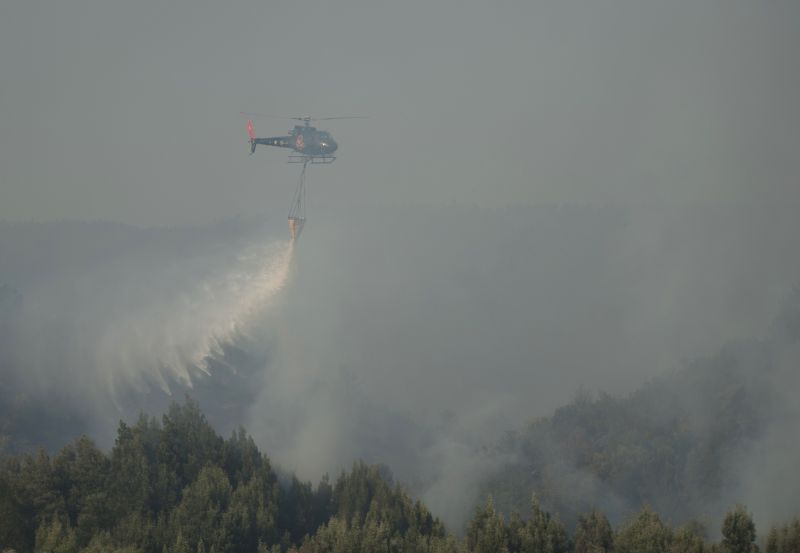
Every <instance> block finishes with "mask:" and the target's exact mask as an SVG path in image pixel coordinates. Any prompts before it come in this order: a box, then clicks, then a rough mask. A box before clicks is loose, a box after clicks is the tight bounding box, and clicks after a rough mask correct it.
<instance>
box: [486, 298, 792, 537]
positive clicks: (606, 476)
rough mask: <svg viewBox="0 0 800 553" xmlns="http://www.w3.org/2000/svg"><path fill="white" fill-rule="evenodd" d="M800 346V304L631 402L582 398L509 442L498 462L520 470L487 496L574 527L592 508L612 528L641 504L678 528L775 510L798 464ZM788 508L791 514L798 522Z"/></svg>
mask: <svg viewBox="0 0 800 553" xmlns="http://www.w3.org/2000/svg"><path fill="white" fill-rule="evenodd" d="M798 344H800V293H795V294H794V296H793V297H792V298H790V300H789V301H788V302H787V303H786V306H785V308H784V309H783V311H782V312H781V313H780V315H779V316H778V317H777V318H776V319H775V321H774V323H773V324H772V326H771V328H769V329H768V331H767V332H766V333H765V336H764V337H763V338H761V339H757V340H749V341H741V342H737V343H733V344H729V345H727V346H726V347H724V348H722V349H721V351H719V353H717V354H716V355H714V356H713V357H709V358H707V359H699V360H695V361H692V362H690V363H687V364H686V365H685V366H684V367H683V368H682V369H680V370H678V371H676V372H675V373H673V374H669V375H665V376H663V377H660V378H658V379H655V380H653V381H651V382H650V383H649V384H647V385H646V386H644V387H642V388H641V389H639V390H638V391H636V392H635V393H633V394H631V395H629V396H627V397H615V396H611V395H607V394H600V395H592V394H590V393H588V392H587V393H581V394H579V395H578V397H577V398H576V399H575V400H574V401H573V402H572V403H571V404H569V405H567V406H564V407H562V408H559V409H557V410H556V411H555V413H554V414H553V415H552V416H550V417H546V418H541V419H538V420H535V421H533V422H532V423H531V424H529V425H528V426H527V427H525V428H523V429H522V430H520V431H517V432H512V433H509V434H508V435H507V436H505V438H504V439H503V440H502V443H501V444H500V445H499V446H498V447H497V448H496V450H495V451H494V453H498V452H499V453H501V454H502V456H501V455H498V457H502V458H511V459H513V462H511V463H506V464H504V465H503V466H502V468H501V469H500V470H498V471H497V472H496V474H495V475H494V476H492V477H491V478H489V479H488V480H487V482H486V483H485V486H484V491H485V492H487V493H491V494H493V496H494V497H495V500H496V503H497V506H498V508H499V509H500V510H502V511H503V512H506V513H507V512H511V511H513V510H518V511H522V512H526V511H527V505H528V500H529V498H530V494H531V493H532V492H533V491H535V492H536V493H537V494H539V497H540V499H541V501H542V504H543V505H544V506H545V507H546V508H548V509H550V510H552V511H554V512H557V513H559V514H560V515H561V517H562V520H564V521H565V522H566V523H567V524H568V525H570V526H573V525H575V524H576V522H577V520H578V517H579V515H580V514H581V513H584V512H586V511H588V510H590V509H592V508H595V507H599V508H601V509H603V510H604V512H606V513H607V514H608V515H609V517H610V518H611V519H612V521H616V522H619V521H622V520H624V519H626V518H628V517H629V516H631V514H632V513H633V512H635V511H637V510H638V509H640V508H641V507H642V506H643V505H651V506H652V507H653V508H654V509H655V510H656V511H657V512H658V513H660V514H661V515H662V516H666V517H668V518H669V519H670V520H672V521H675V522H684V521H688V520H690V519H694V518H699V519H702V520H706V521H714V520H719V518H720V517H721V516H722V514H723V513H724V511H725V509H727V508H728V507H729V506H730V504H732V503H734V502H737V501H740V500H742V499H749V497H750V496H758V497H759V499H760V500H762V501H763V503H764V505H758V507H764V508H767V507H769V508H770V509H772V508H774V507H775V505H777V504H778V503H781V502H784V501H783V499H778V495H781V496H787V495H788V496H791V495H792V493H791V492H790V491H789V490H793V489H794V486H795V482H796V478H794V471H793V469H789V468H788V467H791V466H795V467H796V466H797V465H796V461H797V460H798V459H799V458H798V455H797V448H796V447H795V446H794V442H795V439H796V429H797V424H798V423H799V422H800V417H798V415H799V414H800V413H798V408H797V405H796V398H794V397H793V396H792V393H791V390H795V389H797V384H798V380H799V379H800V376H798V370H797V367H798V364H800V355H798V353H800V351H799V350H798ZM769 467H773V472H770V471H769V470H767V469H768V468H769ZM775 467H787V469H786V470H783V471H779V470H775ZM754 488H757V489H754ZM787 492H788V493H787ZM773 493H774V495H773V496H772V497H771V496H770V494H773ZM788 501H789V505H788V506H783V508H784V510H787V509H788V513H786V514H789V513H794V512H796V509H797V505H798V504H797V503H796V499H794V500H792V499H791V498H790V499H789V500H788ZM792 506H793V507H792ZM773 520H774V519H773ZM762 521H763V519H762Z"/></svg>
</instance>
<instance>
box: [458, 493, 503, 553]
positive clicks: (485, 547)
mask: <svg viewBox="0 0 800 553" xmlns="http://www.w3.org/2000/svg"><path fill="white" fill-rule="evenodd" d="M466 542H467V549H469V550H470V551H471V552H473V553H501V552H504V551H508V539H507V536H506V526H505V523H504V522H503V516H502V515H501V514H500V513H498V512H497V511H496V510H495V508H494V501H492V497H491V496H489V497H488V499H487V500H486V504H485V505H483V506H479V507H477V508H476V509H475V514H474V515H473V517H472V519H471V520H470V522H469V525H468V526H467V537H466Z"/></svg>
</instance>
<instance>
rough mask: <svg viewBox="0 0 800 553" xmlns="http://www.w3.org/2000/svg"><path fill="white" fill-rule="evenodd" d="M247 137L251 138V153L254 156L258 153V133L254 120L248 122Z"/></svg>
mask: <svg viewBox="0 0 800 553" xmlns="http://www.w3.org/2000/svg"><path fill="white" fill-rule="evenodd" d="M247 136H249V137H250V153H251V154H253V153H254V152H255V151H256V131H255V129H254V128H253V120H252V119H248V120H247Z"/></svg>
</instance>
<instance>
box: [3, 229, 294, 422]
mask: <svg viewBox="0 0 800 553" xmlns="http://www.w3.org/2000/svg"><path fill="white" fill-rule="evenodd" d="M61 230H63V231H65V232H64V234H66V235H70V234H74V236H68V238H66V239H65V241H67V246H69V247H70V248H71V249H72V250H73V251H76V252H79V253H78V254H72V255H70V256H69V257H67V258H66V259H64V260H58V262H57V263H56V262H54V261H52V259H53V258H54V256H53V255H52V254H48V255H47V256H46V259H47V263H50V264H51V265H44V264H43V263H42V264H41V266H42V267H43V269H42V270H39V271H38V272H37V273H30V276H28V274H26V275H23V276H25V279H23V278H18V279H16V281H17V282H22V283H23V284H25V286H24V287H21V288H22V290H21V293H22V297H23V300H22V309H21V312H20V314H19V316H18V317H17V318H16V319H15V320H16V323H15V328H16V329H17V330H16V331H15V332H16V334H15V339H14V341H13V344H14V345H13V349H14V351H13V352H11V355H12V357H11V359H12V362H11V363H10V365H9V367H10V368H9V370H11V371H12V372H13V373H14V375H15V376H14V379H15V381H16V382H17V386H19V389H20V391H24V392H25V393H26V394H33V395H34V396H38V395H40V394H45V396H44V397H48V395H47V394H53V393H56V394H58V396H59V397H69V398H71V401H72V402H73V403H75V402H76V401H77V402H79V404H83V405H86V406H87V407H88V406H89V405H92V406H94V408H96V409H101V411H102V410H104V409H107V407H102V406H103V405H107V404H108V403H109V402H111V403H112V404H113V405H116V406H117V409H116V410H117V411H118V410H120V409H121V405H122V404H123V403H125V400H126V398H127V397H128V396H126V394H127V392H128V391H131V390H139V391H147V390H152V389H160V390H163V391H164V392H165V393H167V394H169V393H171V392H172V391H173V390H175V389H176V388H177V387H181V388H183V387H191V386H192V385H193V382H194V381H195V380H196V378H197V377H198V376H200V375H201V374H202V373H208V372H209V368H208V362H209V359H210V358H212V357H213V358H215V359H220V358H221V354H222V348H223V346H224V345H225V344H227V343H233V342H235V341H236V340H237V339H239V338H242V337H247V336H248V333H249V332H250V330H251V327H252V324H253V322H254V319H255V318H256V317H257V316H259V315H261V314H263V313H265V312H268V306H269V304H270V302H271V301H272V300H273V299H274V297H275V296H276V294H277V293H278V292H279V291H280V290H281V289H282V288H283V287H284V286H285V285H286V282H287V280H288V278H289V273H290V269H291V261H292V254H293V244H292V243H291V242H289V241H269V240H265V239H264V238H263V236H261V229H260V228H257V229H255V231H256V232H255V236H254V234H253V229H251V228H250V227H249V226H247V225H241V227H235V228H233V229H229V228H226V227H224V226H221V228H219V226H218V227H214V226H211V227H208V228H205V227H203V228H199V229H176V230H170V229H154V230H142V229H123V230H122V231H120V232H119V234H120V236H118V237H115V238H112V239H109V238H99V239H98V241H99V242H100V243H99V244H92V245H91V247H89V246H85V247H84V250H85V251H86V252H87V253H81V252H82V251H84V250H81V249H79V248H77V247H74V246H72V243H73V242H75V241H76V240H81V241H82V242H81V243H83V242H86V241H87V240H88V239H87V238H86V236H85V235H88V234H102V233H101V232H100V233H98V230H100V231H106V233H107V234H112V233H113V232H114V230H115V229H114V228H113V227H112V228H110V229H107V228H106V227H105V226H103V225H102V224H101V225H98V226H97V228H95V227H94V226H89V227H88V229H86V230H88V232H85V231H84V230H85V229H83V228H81V229H78V231H77V232H76V231H74V229H61ZM65 247H66V246H65ZM44 257H45V256H44V255H42V258H44ZM37 263H38V261H37ZM31 265H32V266H34V265H36V264H35V263H31ZM37 268H38V266H37Z"/></svg>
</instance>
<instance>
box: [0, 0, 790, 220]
mask: <svg viewBox="0 0 800 553" xmlns="http://www.w3.org/2000/svg"><path fill="white" fill-rule="evenodd" d="M798 21H800V4H799V3H798V2H796V1H795V0H774V1H764V2H754V1H751V0H709V1H697V0H673V1H669V2H666V1H662V2H656V1H643V0H636V1H634V0H628V1H622V0H619V1H600V2H597V1H588V0H587V1H571V0H570V1H555V0H551V1H544V2H541V1H538V2H512V1H505V2H496V3H489V2H474V1H458V2H456V1H455V0H452V1H443V2H426V1H421V0H405V1H402V2H392V3H385V2H367V1H355V0H343V1H337V2H323V1H317V2H303V1H301V2H273V1H270V0H259V1H233V2H211V1H189V0H175V1H172V2H160V1H155V0H143V1H138V2H119V1H112V2H108V1H105V0H73V1H69V2H64V1H55V0H26V1H20V0H5V1H4V2H2V3H0V191H1V192H2V201H0V219H12V220H14V219H23V220H29V219H34V220H45V219H53V218H55V219H64V218H67V219H74V218H77V219H92V220H94V219H103V220H114V221H125V222H130V223H136V224H145V225H146V224H180V223H187V222H196V221H198V220H205V219H209V218H212V219H218V218H224V217H229V216H235V215H240V214H263V213H272V212H273V211H274V212H281V213H282V212H283V211H284V210H285V208H286V206H288V203H289V200H290V195H291V188H292V186H293V185H294V181H295V178H296V169H297V168H296V167H295V166H288V165H286V164H285V163H284V160H285V157H286V155H285V152H283V151H280V150H269V149H266V148H265V149H264V150H263V151H262V150H259V151H258V152H257V153H256V155H255V156H254V157H252V158H248V156H247V153H246V151H247V144H246V135H245V131H244V121H243V119H242V117H241V116H240V115H239V112H240V111H259V112H266V113H274V114H305V113H310V114H317V115H349V114H366V115H370V116H372V118H371V119H369V120H354V121H340V122H330V124H329V125H326V127H327V128H328V129H329V130H331V131H333V132H334V135H335V137H336V139H337V140H338V142H339V144H340V152H339V154H340V156H339V160H338V161H337V162H336V163H335V164H334V165H333V166H331V167H324V168H320V170H319V171H317V172H316V173H317V175H315V177H314V178H315V181H314V183H313V185H314V187H315V189H314V191H313V194H314V195H313V198H314V201H315V203H316V205H318V206H324V205H333V204H339V203H341V204H347V203H357V204H360V205H365V206H371V205H382V204H389V205H394V204H423V205H425V204H435V205H450V204H452V203H460V204H466V205H472V204H476V205H479V206H498V205H499V206H503V205H512V204H520V203H522V204H536V203H564V202H577V203H581V204H587V203H589V204H594V203H602V204H615V203H620V202H624V203H634V204H640V203H653V202H665V201H669V202H677V203H680V204H683V203H696V202H704V203H707V202H736V203H739V202H751V201H758V202H761V201H762V200H765V199H766V200H769V201H778V202H782V203H785V202H786V201H789V200H791V201H796V200H797V198H798V193H797V189H798V188H800V187H798V176H800V169H798V161H797V160H798V159H800V156H798V155H797V152H798V149H799V148H800V108H799V107H798V101H797V97H798V95H797V91H798V88H800V64H798V63H797V52H798V51H800V32H799V31H798ZM287 128H288V126H287V125H286V123H285V122H283V121H269V120H266V121H258V122H257V124H256V130H257V131H258V133H259V134H260V135H262V136H263V135H271V134H275V133H283V132H285V131H286V129H287Z"/></svg>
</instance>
